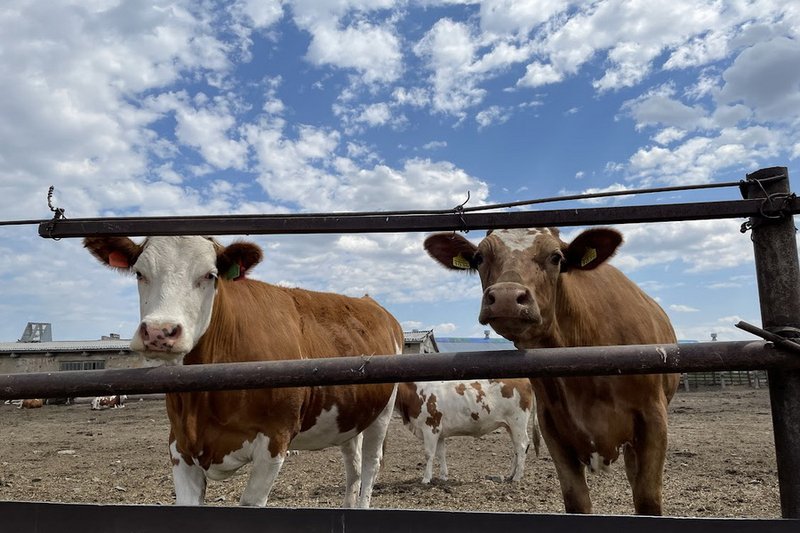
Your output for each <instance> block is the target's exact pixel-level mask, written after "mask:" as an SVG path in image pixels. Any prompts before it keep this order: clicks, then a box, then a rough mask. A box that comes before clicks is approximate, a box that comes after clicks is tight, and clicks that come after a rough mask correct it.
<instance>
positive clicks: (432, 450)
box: [422, 426, 439, 484]
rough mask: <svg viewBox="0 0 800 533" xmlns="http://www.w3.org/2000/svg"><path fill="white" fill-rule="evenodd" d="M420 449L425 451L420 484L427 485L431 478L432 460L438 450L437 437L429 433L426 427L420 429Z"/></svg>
mask: <svg viewBox="0 0 800 533" xmlns="http://www.w3.org/2000/svg"><path fill="white" fill-rule="evenodd" d="M422 447H423V448H424V449H425V472H424V473H423V474H422V482H423V483H426V484H427V483H430V482H431V478H432V477H433V458H434V457H435V456H436V450H438V449H439V435H438V434H436V433H434V432H433V431H431V428H430V427H428V426H425V427H424V428H423V429H422Z"/></svg>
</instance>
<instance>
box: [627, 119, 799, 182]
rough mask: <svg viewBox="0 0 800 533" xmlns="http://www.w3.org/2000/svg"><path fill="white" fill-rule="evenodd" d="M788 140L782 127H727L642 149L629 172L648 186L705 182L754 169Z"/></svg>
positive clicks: (772, 155)
mask: <svg viewBox="0 0 800 533" xmlns="http://www.w3.org/2000/svg"><path fill="white" fill-rule="evenodd" d="M785 143H786V141H785V138H784V135H783V133H782V132H781V131H779V130H773V129H770V128H767V127H762V126H752V127H748V128H743V129H736V128H725V129H723V130H721V131H719V132H718V133H717V134H709V135H707V136H702V135H698V136H695V137H691V138H688V139H686V140H685V141H684V142H682V143H679V144H677V145H675V146H674V147H672V148H665V147H660V146H654V147H645V148H640V149H639V150H637V151H636V153H634V154H633V155H632V156H631V157H630V160H629V164H628V171H629V172H630V174H631V175H632V176H634V177H636V178H638V179H640V180H642V183H643V184H645V185H647V184H651V183H653V182H661V183H667V184H671V185H685V184H691V183H705V182H708V181H710V180H711V179H712V177H713V176H715V175H716V174H717V173H719V172H720V171H722V170H725V169H734V170H737V171H738V172H739V173H740V174H744V173H746V172H747V171H752V170H755V169H756V168H757V165H758V164H759V162H760V161H769V160H770V159H771V158H774V157H776V156H778V154H780V153H781V151H782V150H783V146H784V145H785Z"/></svg>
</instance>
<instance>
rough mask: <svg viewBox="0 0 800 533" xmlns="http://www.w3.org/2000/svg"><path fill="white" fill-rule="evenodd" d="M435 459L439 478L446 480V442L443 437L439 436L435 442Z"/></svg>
mask: <svg viewBox="0 0 800 533" xmlns="http://www.w3.org/2000/svg"><path fill="white" fill-rule="evenodd" d="M436 459H437V460H438V461H439V478H441V480H442V481H447V444H446V443H445V439H444V437H440V438H439V441H438V442H437V443H436ZM432 466H433V465H431V467H432Z"/></svg>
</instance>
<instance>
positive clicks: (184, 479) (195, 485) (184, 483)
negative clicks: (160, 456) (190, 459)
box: [169, 442, 206, 505]
mask: <svg viewBox="0 0 800 533" xmlns="http://www.w3.org/2000/svg"><path fill="white" fill-rule="evenodd" d="M169 452H170V457H171V458H172V482H173V483H174V485H175V504H176V505H203V502H204V501H205V497H206V473H205V472H204V471H203V469H202V468H201V467H200V466H198V465H196V464H189V463H187V462H186V461H184V459H183V456H182V455H181V454H180V453H178V448H177V446H176V445H175V443H174V442H172V443H170V447H169Z"/></svg>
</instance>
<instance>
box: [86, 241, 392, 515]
mask: <svg viewBox="0 0 800 533" xmlns="http://www.w3.org/2000/svg"><path fill="white" fill-rule="evenodd" d="M84 245H85V246H86V247H87V248H88V249H89V250H90V251H91V252H92V254H94V255H95V256H96V257H97V258H98V259H100V261H101V262H103V263H105V264H106V265H109V266H111V267H115V268H118V269H121V270H125V271H131V272H133V273H135V275H136V277H137V279H138V285H139V305H140V312H141V323H140V324H139V327H138V329H137V330H136V332H135V333H134V335H133V339H132V341H131V348H132V349H133V350H135V351H138V352H141V353H143V354H144V356H145V357H147V358H151V359H160V360H163V361H166V362H169V363H178V364H180V363H182V364H187V365H192V364H200V363H227V362H238V361H260V360H268V359H308V358H315V357H316V358H318V357H334V356H345V355H373V354H384V355H386V354H396V353H400V350H401V348H402V346H403V334H402V330H401V328H400V325H399V324H398V323H397V321H396V320H395V319H394V318H393V317H392V316H391V315H390V314H389V313H388V312H387V311H386V310H385V309H383V308H382V307H381V306H379V305H378V304H377V303H376V302H375V301H374V300H372V299H371V298H369V297H367V296H365V297H363V298H349V297H346V296H341V295H336V294H328V293H318V292H310V291H306V290H302V289H290V288H284V287H278V286H275V285H270V284H267V283H263V282H260V281H256V280H252V279H248V278H246V277H245V273H246V272H247V271H248V270H250V268H252V267H253V266H254V265H255V264H256V263H258V262H259V261H260V260H261V257H262V253H261V249H260V248H258V247H257V246H256V245H255V244H252V243H246V242H237V243H234V244H231V245H230V246H227V247H223V246H222V245H220V244H219V243H217V242H216V241H215V240H213V239H209V238H205V237H151V238H148V239H146V240H145V241H144V242H143V243H142V244H141V245H139V244H136V243H134V242H133V241H131V240H130V239H128V238H125V237H108V238H87V239H85V241H84ZM395 393H396V386H395V385H394V384H376V385H347V386H331V387H295V388H277V389H256V390H242V391H219V392H192V393H172V394H167V396H166V403H167V414H168V416H169V420H170V427H171V431H170V437H169V450H170V456H171V458H172V464H173V469H172V472H173V479H174V482H175V495H176V500H177V503H178V504H180V505H199V504H202V503H203V500H204V495H205V488H206V480H207V479H212V480H220V479H225V478H227V477H229V476H231V475H233V474H234V473H235V472H236V471H237V470H238V469H239V468H240V467H242V466H243V465H245V464H247V463H252V469H251V473H250V477H249V480H248V483H247V486H246V488H245V490H244V493H243V494H242V496H241V500H240V503H241V504H242V505H259V506H263V505H265V504H266V502H267V498H268V496H269V492H270V489H271V488H272V485H273V482H274V481H275V478H276V476H277V475H278V472H279V470H280V468H281V466H282V465H283V462H284V458H285V457H286V452H287V451H288V450H289V449H303V450H317V449H322V448H327V447H330V446H339V447H340V448H341V450H342V453H343V455H344V463H345V471H346V486H345V498H344V505H345V506H346V507H353V506H356V505H357V506H358V507H369V503H370V497H371V493H372V487H373V483H374V481H375V476H376V474H377V471H378V468H379V464H380V460H381V456H382V445H383V440H384V438H385V436H386V429H387V427H388V424H389V420H390V418H391V414H392V409H393V405H394V397H395ZM362 442H363V445H362Z"/></svg>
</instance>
